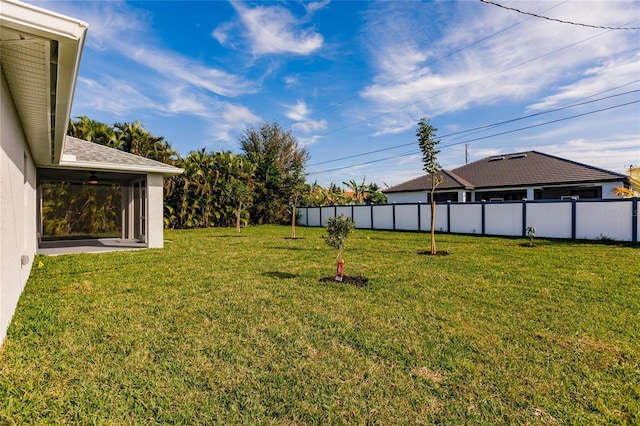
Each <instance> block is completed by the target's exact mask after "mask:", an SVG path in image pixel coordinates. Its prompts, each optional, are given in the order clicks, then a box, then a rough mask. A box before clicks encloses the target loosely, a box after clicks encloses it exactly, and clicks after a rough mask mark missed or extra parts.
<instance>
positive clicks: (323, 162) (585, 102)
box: [309, 80, 640, 167]
mask: <svg viewBox="0 0 640 426" xmlns="http://www.w3.org/2000/svg"><path fill="white" fill-rule="evenodd" d="M638 81H640V80H635V81H632V82H631V83H627V84H623V85H621V86H618V87H616V88H613V89H609V90H615V89H617V88H620V87H624V86H627V85H629V84H633V83H637V82H638ZM609 90H605V91H603V92H600V93H604V92H606V91H609ZM636 92H640V90H630V91H627V92H623V93H617V94H615V95H610V96H606V97H603V98H598V99H592V100H590V101H584V102H579V103H575V102H574V103H571V104H568V105H565V106H562V107H558V108H554V109H550V110H546V111H541V112H537V113H534V114H529V115H525V116H522V117H516V118H511V119H509V120H504V121H499V122H496V123H492V124H486V125H483V126H478V127H474V128H471V129H467V130H461V131H458V132H454V133H449V134H446V135H442V136H440V138H447V137H451V136H456V135H462V134H465V133H470V132H476V131H482V130H487V129H490V128H494V127H499V126H503V125H505V124H509V123H513V122H516V121H520V120H525V119H527V118H532V117H537V116H540V115H544V114H550V113H552V112H558V111H562V110H565V109H569V108H575V107H578V106H583V105H586V104H590V103H594V102H599V101H603V100H607V99H611V98H615V97H618V96H623V95H628V94H630V93H636ZM596 95H597V94H596ZM596 95H591V96H587V97H586V98H583V99H588V98H590V97H593V96H596ZM467 142H468V141H467ZM414 143H415V142H411V143H406V144H400V145H394V146H391V147H387V148H381V149H377V150H374V151H368V152H363V153H359V154H354V155H349V156H345V157H341V158H336V159H332V160H326V161H320V162H318V163H313V164H310V165H309V167H313V166H319V165H321V164H327V163H332V162H334V161H339V160H347V159H350V158H355V157H361V156H363V155H370V154H377V153H379V152H384V151H390V150H392V149H397V148H403V147H405V146H409V145H413V144H414Z"/></svg>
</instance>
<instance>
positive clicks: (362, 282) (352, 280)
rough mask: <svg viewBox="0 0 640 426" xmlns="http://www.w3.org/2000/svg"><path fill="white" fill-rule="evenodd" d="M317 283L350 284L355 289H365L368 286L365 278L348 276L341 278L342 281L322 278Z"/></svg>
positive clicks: (367, 280)
mask: <svg viewBox="0 0 640 426" xmlns="http://www.w3.org/2000/svg"><path fill="white" fill-rule="evenodd" d="M318 281H320V282H321V283H337V284H350V285H354V286H356V287H366V286H367V285H368V284H369V279H368V278H367V277H352V276H350V275H345V276H343V277H342V281H336V278H335V277H322V278H320V279H319V280H318Z"/></svg>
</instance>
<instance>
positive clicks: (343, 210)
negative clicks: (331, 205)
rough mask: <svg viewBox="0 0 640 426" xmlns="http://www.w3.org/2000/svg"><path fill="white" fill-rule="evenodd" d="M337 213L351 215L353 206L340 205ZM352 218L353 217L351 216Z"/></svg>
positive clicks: (345, 215)
mask: <svg viewBox="0 0 640 426" xmlns="http://www.w3.org/2000/svg"><path fill="white" fill-rule="evenodd" d="M336 213H337V215H338V216H340V215H344V217H345V218H346V217H351V206H338V207H336ZM351 219H353V218H352V217H351Z"/></svg>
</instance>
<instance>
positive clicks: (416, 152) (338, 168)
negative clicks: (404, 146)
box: [307, 100, 640, 176]
mask: <svg viewBox="0 0 640 426" xmlns="http://www.w3.org/2000/svg"><path fill="white" fill-rule="evenodd" d="M637 103H640V100H638V101H631V102H626V103H623V104H618V105H613V106H610V107H607V108H601V109H597V110H594V111H589V112H585V113H582V114H576V115H572V116H569V117H564V118H559V119H557V120H552V121H546V122H544V123H538V124H533V125H530V126H526V127H520V128H518V129H513V130H508V131H505V132H500V133H495V134H492V135H488V136H482V137H479V138H474V139H468V140H464V141H461V142H454V143H450V144H447V145H443V146H441V148H449V147H452V146H456V145H460V144H463V143H469V142H474V141H478V140H483V139H488V138H492V137H495V136H503V135H506V134H509V133H515V132H520V131H522V130H528V129H532V128H535V127H541V126H546V125H549V124H554V123H558V122H561V121H566V120H571V119H574V118H578V117H584V116H587V115H591V114H596V113H599V112H603V111H609V110H612V109H615V108H621V107H624V106H628V105H633V104H637ZM418 153H420V150H412V151H409V152H406V153H403V154H398V155H394V156H391V157H384V158H378V159H376V160H370V161H365V162H362V163H358V164H351V165H347V166H342V167H335V168H333V169H327V170H319V171H316V172H309V173H307V176H309V175H318V174H321V173H329V172H335V171H339V170H344V169H350V168H352V167H358V166H364V165H368V164H373V163H379V162H382V161H387V160H393V159H396V158H402V157H408V156H410V155H415V154H418Z"/></svg>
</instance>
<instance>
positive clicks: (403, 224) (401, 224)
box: [395, 204, 438, 231]
mask: <svg viewBox="0 0 640 426" xmlns="http://www.w3.org/2000/svg"><path fill="white" fill-rule="evenodd" d="M395 207H396V229H400V230H402V231H418V205H417V204H400V205H396V206H395ZM437 218H438V216H437V213H436V219H437Z"/></svg>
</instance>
